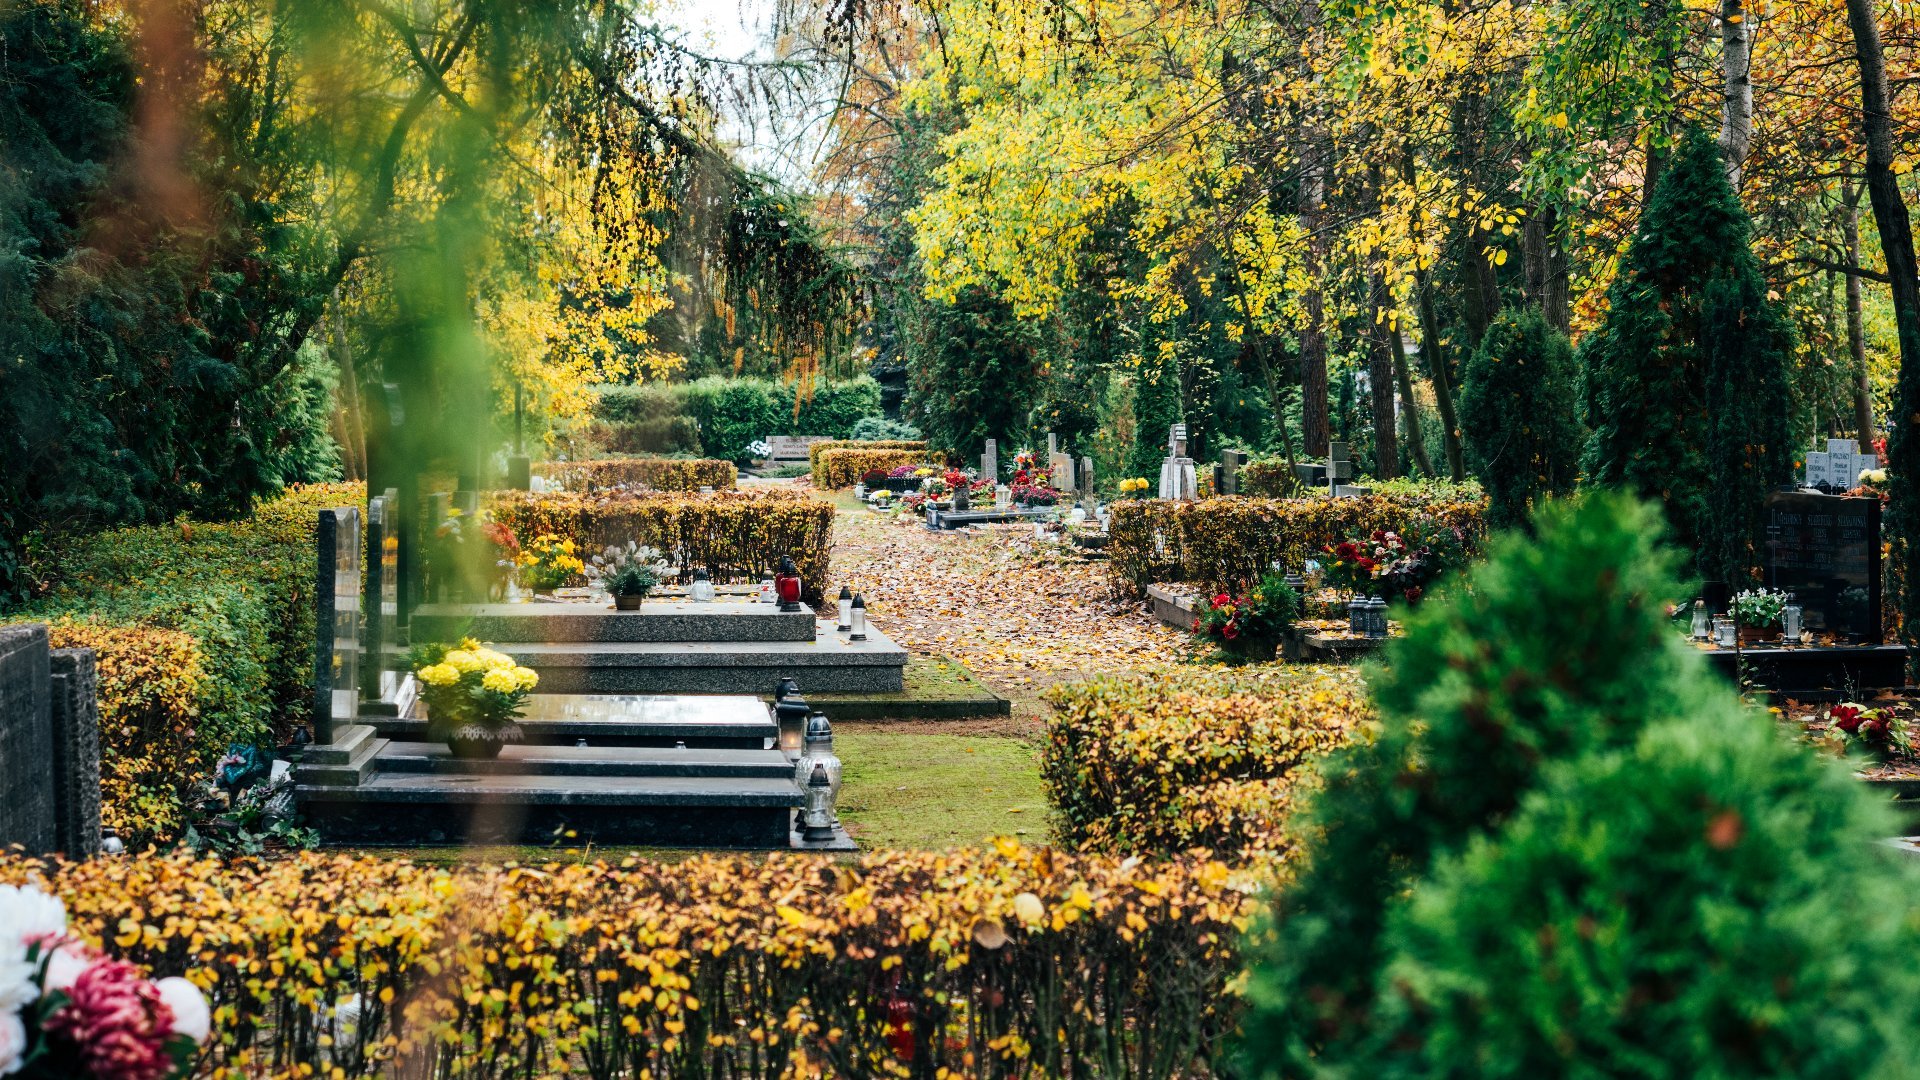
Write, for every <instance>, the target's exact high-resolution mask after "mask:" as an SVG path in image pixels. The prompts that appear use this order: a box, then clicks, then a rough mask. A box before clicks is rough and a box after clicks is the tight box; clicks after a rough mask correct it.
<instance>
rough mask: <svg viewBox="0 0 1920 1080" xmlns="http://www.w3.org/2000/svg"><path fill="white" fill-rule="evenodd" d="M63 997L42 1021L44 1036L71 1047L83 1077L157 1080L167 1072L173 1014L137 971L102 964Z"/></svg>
mask: <svg viewBox="0 0 1920 1080" xmlns="http://www.w3.org/2000/svg"><path fill="white" fill-rule="evenodd" d="M68 994H69V995H70V997H71V1000H70V1001H69V1002H68V1003H67V1005H66V1006H65V1007H63V1008H62V1009H60V1010H59V1011H58V1012H56V1013H54V1014H53V1015H52V1016H50V1017H48V1018H47V1022H46V1032H47V1034H48V1035H50V1036H53V1037H55V1038H59V1039H64V1040H66V1041H67V1042H69V1043H72V1044H73V1046H74V1047H75V1048H77V1049H78V1050H79V1052H80V1060H81V1062H82V1063H84V1064H85V1065H86V1067H87V1072H88V1074H89V1075H91V1076H95V1077H99V1078H100V1080H163V1078H165V1077H166V1076H167V1075H168V1074H169V1073H171V1072H172V1071H173V1060H172V1059H171V1058H169V1057H168V1056H167V1050H166V1043H167V1036H168V1035H170V1034H171V1033H172V1031H173V1012H172V1010H170V1009H168V1008H167V1004H166V1002H165V1001H163V1000H162V999H161V997H160V989H159V987H156V986H155V985H153V984H152V983H151V982H148V981H147V979H146V978H145V976H143V975H142V974H141V973H140V969H139V968H137V967H135V966H134V965H132V964H129V963H126V962H125V961H121V960H102V961H100V962H99V963H97V964H94V965H93V966H92V967H90V968H88V969H87V970H85V971H83V972H81V973H80V977H79V978H78V979H75V980H74V982H73V989H72V990H70V991H68Z"/></svg>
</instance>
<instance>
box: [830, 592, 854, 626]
mask: <svg viewBox="0 0 1920 1080" xmlns="http://www.w3.org/2000/svg"><path fill="white" fill-rule="evenodd" d="M834 608H835V613H836V614H837V615H838V616H839V618H838V619H837V620H836V621H835V623H834V627H833V628H834V629H835V630H840V631H846V630H851V629H853V590H852V589H850V588H848V587H847V586H845V585H842V586H840V597H839V599H838V600H836V601H835V602H834Z"/></svg>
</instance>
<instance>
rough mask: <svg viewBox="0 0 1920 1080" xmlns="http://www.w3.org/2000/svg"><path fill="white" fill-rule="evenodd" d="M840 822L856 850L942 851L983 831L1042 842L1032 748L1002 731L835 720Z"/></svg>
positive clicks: (1043, 806)
mask: <svg viewBox="0 0 1920 1080" xmlns="http://www.w3.org/2000/svg"><path fill="white" fill-rule="evenodd" d="M833 741H834V749H835V751H836V752H838V753H839V755H840V759H841V760H842V761H844V762H846V772H845V774H844V778H843V780H842V782H841V789H840V819H841V821H842V822H843V823H844V824H845V825H846V826H847V829H848V831H849V832H851V833H852V834H853V835H854V837H855V838H856V839H858V840H859V841H860V846H861V847H862V848H863V849H868V850H872V849H875V848H888V847H895V848H944V847H953V846H956V845H964V844H977V843H979V842H980V841H982V840H985V839H986V838H987V837H990V836H1019V837H1022V838H1023V839H1025V840H1027V841H1028V842H1030V843H1042V842H1047V841H1050V840H1051V839H1052V837H1053V829H1052V826H1051V823H1050V822H1049V820H1048V816H1047V814H1048V808H1047V798H1046V793H1045V791H1044V789H1043V788H1042V787H1041V785H1040V750H1039V747H1038V746H1037V745H1036V744H1035V743H1033V742H1031V741H1029V740H1027V739H1022V738H1012V737H1008V736H1005V735H963V734H934V733H923V732H918V731H916V732H899V731H889V730H886V729H884V728H875V727H862V726H859V725H851V724H850V725H847V726H844V727H841V726H838V725H836V727H835V730H834V737H833Z"/></svg>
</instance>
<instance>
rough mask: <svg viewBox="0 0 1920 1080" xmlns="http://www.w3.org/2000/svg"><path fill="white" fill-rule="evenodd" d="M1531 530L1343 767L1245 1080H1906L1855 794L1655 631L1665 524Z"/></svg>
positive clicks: (1608, 518) (1907, 1023)
mask: <svg viewBox="0 0 1920 1080" xmlns="http://www.w3.org/2000/svg"><path fill="white" fill-rule="evenodd" d="M1534 529H1535V532H1536V533H1537V536H1538V539H1537V541H1536V540H1529V539H1526V538H1524V537H1523V536H1521V535H1519V534H1506V535H1502V536H1500V537H1498V538H1496V539H1495V540H1494V541H1493V542H1492V544H1491V545H1490V550H1489V557H1488V559H1487V561H1486V562H1485V563H1484V564H1482V565H1481V566H1479V567H1477V568H1476V569H1475V570H1474V571H1472V572H1471V573H1470V574H1469V575H1468V576H1467V577H1466V578H1465V580H1464V581H1462V582H1458V583H1455V584H1454V585H1451V586H1448V587H1447V588H1446V590H1445V591H1444V592H1443V593H1442V595H1441V597H1439V598H1436V599H1434V600H1430V601H1428V602H1427V603H1426V604H1423V605H1422V606H1421V607H1420V608H1419V609H1418V610H1417V611H1415V612H1412V613H1411V614H1409V615H1408V616H1407V621H1406V624H1405V626H1406V633H1405V636H1404V637H1403V638H1400V639H1398V640H1396V641H1394V642H1393V643H1391V644H1390V645H1389V646H1388V662H1387V664H1386V665H1385V666H1384V667H1382V668H1381V669H1380V670H1379V671H1377V672H1376V673H1375V675H1374V697H1375V703H1376V705H1377V707H1378V709H1379V713H1380V734H1379V737H1378V739H1377V740H1376V741H1374V742H1372V743H1370V744H1356V745H1355V746H1353V747H1351V748H1349V749H1347V750H1345V751H1342V752H1341V753H1339V754H1336V755H1334V756H1333V757H1332V758H1330V759H1329V760H1328V762H1327V764H1326V767H1325V768H1324V770H1323V772H1324V773H1325V788H1324V792H1323V794H1321V795H1320V796H1319V798H1318V799H1317V801H1316V803H1315V805H1314V806H1313V807H1312V808H1311V811H1310V814H1309V816H1308V824H1307V827H1306V828H1305V829H1303V830H1302V835H1308V836H1311V837H1312V843H1311V845H1310V848H1309V851H1308V853H1307V854H1308V858H1307V860H1306V863H1307V868H1306V870H1305V871H1304V872H1303V873H1302V874H1301V876H1300V878H1299V880H1298V883H1297V884H1296V885H1295V886H1294V887H1292V888H1289V889H1287V890H1286V891H1284V892H1282V893H1280V894H1278V895H1277V896H1276V897H1274V899H1273V902H1272V904H1271V908H1270V912H1269V915H1270V919H1269V921H1267V922H1265V923H1263V924H1262V926H1261V929H1260V930H1259V931H1257V932H1256V934H1255V935H1254V937H1253V938H1252V939H1251V944H1250V946H1249V947H1250V949H1252V950H1253V951H1254V953H1255V954H1256V957H1255V961H1254V971H1253V974H1252V975H1251V977H1250V980H1249V985H1248V992H1249V1000H1250V1005H1251V1010H1252V1012H1251V1015H1250V1017H1249V1019H1248V1021H1247V1023H1246V1025H1245V1026H1244V1028H1243V1030H1244V1031H1245V1032H1246V1035H1247V1041H1246V1045H1245V1047H1244V1049H1245V1050H1246V1051H1247V1056H1246V1059H1245V1060H1246V1063H1247V1065H1248V1068H1249V1071H1250V1072H1251V1073H1252V1074H1254V1075H1260V1076H1289V1077H1293V1076H1329V1077H1330V1076H1340V1077H1359V1076H1367V1077H1395V1076H1421V1077H1429V1076H1457V1077H1481V1076H1488V1077H1503V1076H1512V1077H1520V1076H1628V1075H1630V1076H1650V1077H1651V1076H1657V1077H1665V1076H1673V1077H1680V1076H1755V1077H1757V1076H1834V1077H1839V1076H1870V1075H1906V1074H1907V1073H1906V1072H1905V1071H1904V1069H1905V1066H1906V1063H1907V1061H1908V1057H1907V1054H1908V1053H1909V1051H1908V1049H1907V1044H1908V1042H1909V1041H1910V1037H1909V1036H1906V1035H1905V1034H1904V1032H1906V1031H1910V1030H1913V1018H1912V1012H1913V1007H1912V1006H1911V1005H1909V1004H1908V1002H1912V1001H1915V1000H1920V999H1916V998H1915V996H1914V995H1913V994H1912V993H1911V990H1910V989H1909V988H1908V987H1907V985H1906V983H1907V982H1908V981H1909V980H1908V979H1907V977H1905V976H1896V975H1894V974H1892V972H1894V971H1895V970H1896V969H1897V968H1898V967H1899V962H1898V961H1896V960H1893V959H1892V958H1894V957H1898V956H1902V955H1908V954H1910V953H1911V950H1912V949H1913V947H1914V945H1915V944H1920V942H1917V941H1916V940H1915V938H1914V930H1913V928H1912V927H1911V926H1910V925H1909V923H1908V921H1907V920H1906V918H1905V913H1906V911H1907V907H1906V905H1905V904H1904V903H1903V902H1902V897H1901V896H1900V893H1901V891H1902V890H1903V889H1904V890H1906V891H1907V892H1909V893H1910V891H1911V890H1910V889H1908V888H1907V886H1906V884H1905V883H1906V882H1907V881H1908V880H1910V879H1911V877H1912V875H1911V874H1908V873H1906V872H1904V871H1903V870H1902V869H1901V868H1895V867H1890V866H1888V865H1887V864H1886V863H1885V862H1884V860H1880V859H1879V858H1878V856H1877V855H1876V854H1875V847H1874V841H1875V838H1876V837H1877V836H1879V835H1884V834H1885V832H1884V830H1885V828H1886V825H1885V822H1884V821H1883V820H1882V819H1881V818H1880V817H1879V816H1878V815H1877V814H1876V813H1875V812H1874V811H1873V810H1872V809H1871V808H1870V807H1868V806H1866V805H1865V803H1864V800H1867V799H1869V796H1867V795H1866V794H1865V792H1864V790H1862V789H1859V788H1857V787H1855V786H1853V782H1852V781H1851V780H1850V779H1849V778H1848V776H1847V774H1846V771H1845V769H1844V768H1843V767H1840V766H1834V765H1825V764H1821V763H1820V762H1818V761H1816V760H1814V759H1812V758H1811V757H1809V756H1808V754H1809V753H1810V752H1809V751H1805V750H1802V749H1797V748H1793V747H1791V746H1788V745H1786V744H1785V743H1784V742H1783V741H1782V738H1783V737H1781V736H1778V735H1776V734H1774V733H1773V732H1772V731H1770V730H1769V729H1768V725H1767V722H1766V721H1765V720H1763V719H1760V718H1758V717H1757V716H1755V715H1753V714H1751V713H1749V712H1747V711H1746V710H1745V708H1744V706H1742V705H1740V704H1739V703H1738V702H1737V699H1735V698H1734V697H1733V696H1732V695H1731V693H1730V690H1729V688H1728V687H1727V685H1726V684H1725V683H1724V682H1722V681H1720V680H1719V679H1717V678H1715V677H1714V676H1712V675H1710V674H1709V673H1708V672H1707V670H1706V668H1705V663H1704V661H1703V660H1702V659H1701V658H1700V657H1699V655H1698V654H1697V653H1694V652H1692V651H1691V650H1690V649H1689V648H1688V647H1687V646H1686V645H1685V644H1684V643H1682V641H1681V640H1680V638H1679V636H1678V635H1676V634H1674V633H1673V632H1672V631H1671V629H1670V628H1669V627H1668V626H1667V625H1666V617H1665V611H1664V606H1665V603H1666V602H1667V601H1668V600H1670V599H1671V598H1673V597H1674V596H1676V595H1678V583H1677V581H1676V579H1675V576H1674V573H1675V569H1676V563H1677V562H1678V561H1679V560H1680V559H1681V556H1680V555H1678V554H1676V553H1675V552H1674V551H1672V550H1671V549H1667V548H1664V547H1662V546H1661V545H1660V543H1659V536H1660V533H1661V531H1662V529H1661V525H1660V519H1659V516H1658V514H1657V512H1656V511H1654V510H1653V509H1652V508H1651V507H1650V506H1648V505H1646V504H1642V503H1639V502H1637V501H1635V500H1633V499H1631V498H1630V497H1627V496H1623V495H1620V494H1614V493H1598V494H1591V495H1588V496H1585V497H1583V498H1580V499H1576V500H1568V501H1562V502H1554V503H1549V504H1548V505H1547V506H1546V507H1545V508H1544V509H1542V510H1541V511H1540V512H1539V513H1538V514H1537V515H1536V516H1535V519H1534ZM1561 614H1564V615H1568V616H1571V617H1566V618H1560V617H1557V616H1558V615H1561ZM1822 910H1825V911H1826V913H1827V917H1829V918H1830V919H1832V921H1833V925H1832V926H1830V927H1822V926H1815V925H1813V924H1812V923H1813V920H1815V919H1817V917H1818V913H1819V912H1821V911H1822ZM1523 969H1524V971H1523ZM1796 973H1798V974H1796ZM1876 1003H1877V1005H1876ZM1876 1008H1878V1009H1881V1010H1884V1012H1885V1014H1886V1015H1885V1016H1880V1015H1877V1014H1876V1012H1875V1009H1876ZM1789 1029H1793V1030H1789Z"/></svg>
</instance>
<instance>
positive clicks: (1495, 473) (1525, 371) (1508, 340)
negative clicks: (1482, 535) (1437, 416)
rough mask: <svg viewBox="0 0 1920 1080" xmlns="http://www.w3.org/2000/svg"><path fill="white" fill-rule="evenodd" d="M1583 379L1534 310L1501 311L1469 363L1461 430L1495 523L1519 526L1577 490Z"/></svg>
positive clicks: (1562, 341)
mask: <svg viewBox="0 0 1920 1080" xmlns="http://www.w3.org/2000/svg"><path fill="white" fill-rule="evenodd" d="M1578 381H1579V379H1578V373H1577V370H1576V369H1575V367H1574V363H1573V348H1572V346H1571V345H1569V344H1568V342H1567V337H1566V335H1565V334H1562V333H1561V332H1560V331H1558V330H1556V329H1554V327H1553V326H1552V325H1550V324H1549V323H1548V322H1547V319H1546V316H1545V315H1543V314H1541V312H1540V311H1539V309H1537V308H1522V309H1519V310H1515V309H1512V308H1509V309H1507V310H1506V311H1504V312H1502V313H1501V315H1500V317H1499V318H1497V319H1495V320H1494V322H1493V325H1492V326H1490V327H1488V329H1487V336H1486V339H1485V340H1484V341H1482V342H1481V343H1480V347H1479V348H1478V349H1476V350H1475V351H1474V353H1473V356H1472V357H1470V358H1469V359H1468V360H1467V364H1466V370H1465V371H1464V372H1463V373H1462V376H1461V383H1460V420H1461V427H1462V429H1463V430H1464V431H1465V433H1466V436H1467V439H1466V451H1467V458H1468V461H1469V463H1470V464H1471V466H1472V468H1473V471H1474V474H1475V475H1477V476H1478V477H1479V478H1480V483H1481V486H1483V487H1484V488H1485V489H1486V492H1487V498H1488V502H1489V504H1490V506H1489V510H1490V513H1491V516H1492V518H1493V520H1494V522H1495V523H1496V524H1500V525H1513V524H1518V523H1519V522H1521V521H1524V520H1525V519H1526V517H1527V514H1528V513H1529V512H1530V511H1531V510H1532V508H1533V507H1534V506H1535V505H1536V504H1537V503H1538V502H1540V501H1541V500H1542V499H1544V498H1546V497H1547V496H1550V495H1558V494H1563V493H1565V492H1568V491H1571V490H1572V489H1573V484H1574V480H1575V478H1576V477H1577V476H1578V473H1579V469H1580V443H1581V440H1582V439H1583V437H1584V435H1583V433H1582V431H1581V430H1580V417H1579V408H1580V406H1579V392H1578V388H1577V385H1576V384H1577V383H1578Z"/></svg>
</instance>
